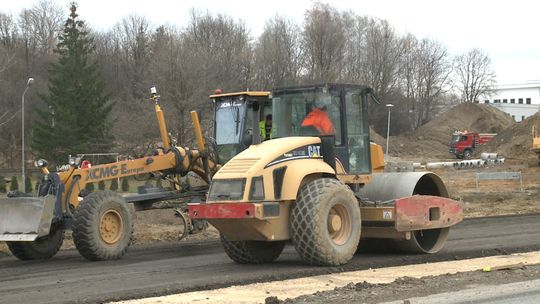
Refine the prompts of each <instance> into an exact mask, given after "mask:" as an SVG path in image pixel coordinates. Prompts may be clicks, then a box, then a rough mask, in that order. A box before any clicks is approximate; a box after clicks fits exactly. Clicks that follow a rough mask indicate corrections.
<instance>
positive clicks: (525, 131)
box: [482, 113, 540, 160]
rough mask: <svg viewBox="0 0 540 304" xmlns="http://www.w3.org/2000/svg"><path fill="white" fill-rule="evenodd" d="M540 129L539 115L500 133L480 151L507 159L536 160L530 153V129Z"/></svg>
mask: <svg viewBox="0 0 540 304" xmlns="http://www.w3.org/2000/svg"><path fill="white" fill-rule="evenodd" d="M533 126H535V128H537V130H538V128H540V113H536V114H534V115H533V116H531V117H529V118H527V119H525V120H524V121H522V122H519V123H516V124H514V125H513V126H511V127H510V128H507V129H506V130H504V131H502V132H500V133H498V134H497V136H495V137H494V138H493V139H492V140H491V141H490V142H489V143H487V144H486V145H485V146H484V147H483V149H482V151H486V152H497V153H500V154H502V155H504V156H505V157H507V158H512V159H521V160H527V159H528V158H536V156H535V154H534V153H533V152H532V151H531V148H532V127H533Z"/></svg>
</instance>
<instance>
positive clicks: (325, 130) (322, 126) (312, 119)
mask: <svg viewBox="0 0 540 304" xmlns="http://www.w3.org/2000/svg"><path fill="white" fill-rule="evenodd" d="M326 109H327V108H326V105H323V104H322V103H320V104H316V106H315V108H313V110H311V112H309V113H308V114H307V115H306V118H304V121H302V127H313V128H315V129H317V131H318V132H319V134H321V135H331V134H334V132H335V131H334V125H333V124H332V121H331V120H330V117H328V112H327V111H326Z"/></svg>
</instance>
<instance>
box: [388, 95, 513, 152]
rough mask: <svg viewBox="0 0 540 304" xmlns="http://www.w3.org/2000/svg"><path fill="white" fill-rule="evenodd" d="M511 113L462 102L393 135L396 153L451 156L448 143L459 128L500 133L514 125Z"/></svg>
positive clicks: (391, 143) (393, 145)
mask: <svg viewBox="0 0 540 304" xmlns="http://www.w3.org/2000/svg"><path fill="white" fill-rule="evenodd" d="M513 124H514V120H513V119H512V117H511V116H510V115H509V114H507V113H505V112H503V111H501V110H499V109H497V108H495V107H492V106H490V105H484V104H475V103H469V102H468V103H462V104H459V105H457V106H455V107H453V108H451V109H449V110H448V111H446V112H444V113H442V114H440V115H439V116H437V117H435V118H434V119H432V120H431V121H429V122H428V123H426V124H425V125H423V126H421V127H420V128H418V129H417V130H416V131H415V132H413V133H412V134H411V133H409V134H404V135H400V136H397V137H392V138H390V153H391V154H394V155H396V156H410V157H433V158H441V157H442V158H448V157H450V155H449V154H448V144H449V142H450V139H451V136H452V133H453V132H454V131H456V130H461V131H463V130H468V131H474V132H480V133H499V132H501V131H503V130H504V129H506V128H508V127H510V126H512V125H513Z"/></svg>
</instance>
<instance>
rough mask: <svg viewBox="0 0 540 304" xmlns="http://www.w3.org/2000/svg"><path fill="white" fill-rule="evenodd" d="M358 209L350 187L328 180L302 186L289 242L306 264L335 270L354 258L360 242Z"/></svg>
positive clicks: (292, 216) (292, 212)
mask: <svg viewBox="0 0 540 304" xmlns="http://www.w3.org/2000/svg"><path fill="white" fill-rule="evenodd" d="M361 226H362V225H361V217H360V206H359V205H358V201H357V200H356V198H355V196H354V194H353V192H352V191H351V189H350V188H349V187H347V186H346V185H344V184H342V183H340V182H339V181H337V180H335V179H331V178H319V179H316V180H313V181H311V182H308V183H306V184H305V185H304V186H302V188H301V190H300V194H299V195H298V198H297V200H296V203H295V204H294V205H293V208H292V210H291V226H290V227H291V238H292V242H293V244H294V247H295V249H296V251H297V252H298V254H299V255H300V257H301V258H302V259H303V260H304V261H306V262H307V263H309V264H312V265H320V266H338V265H343V264H345V263H347V262H348V261H349V260H350V259H351V258H352V256H353V255H354V253H355V251H356V248H357V246H358V242H359V240H360V232H361V231H360V229H361Z"/></svg>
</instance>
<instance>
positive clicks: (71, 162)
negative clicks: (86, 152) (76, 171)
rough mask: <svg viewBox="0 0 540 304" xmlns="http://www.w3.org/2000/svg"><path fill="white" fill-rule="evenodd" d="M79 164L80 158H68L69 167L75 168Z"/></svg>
mask: <svg viewBox="0 0 540 304" xmlns="http://www.w3.org/2000/svg"><path fill="white" fill-rule="evenodd" d="M80 163H81V158H80V157H70V158H69V165H70V166H73V167H76V166H78V165H79V164H80Z"/></svg>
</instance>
